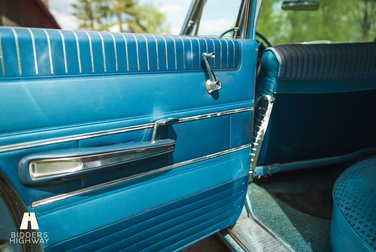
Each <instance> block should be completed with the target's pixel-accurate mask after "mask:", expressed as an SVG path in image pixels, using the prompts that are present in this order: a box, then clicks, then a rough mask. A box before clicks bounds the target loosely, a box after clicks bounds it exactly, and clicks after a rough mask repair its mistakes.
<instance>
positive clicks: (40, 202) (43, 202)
mask: <svg viewBox="0 0 376 252" xmlns="http://www.w3.org/2000/svg"><path fill="white" fill-rule="evenodd" d="M250 147H251V144H245V145H242V146H239V147H235V148H232V149H228V150H225V151H220V152H217V153H214V154H210V155H206V156H203V157H199V158H195V159H191V160H187V161H184V162H180V163H177V164H172V165H168V166H165V167H162V168H159V169H155V170H151V171H147V172H142V173H139V174H135V175H132V176H129V177H125V178H121V179H117V180H113V181H110V182H106V183H103V184H99V185H95V186H91V187H87V188H84V189H80V190H77V191H73V192H69V193H63V194H60V195H56V196H52V197H49V198H46V199H42V200H37V201H34V202H32V203H31V207H32V208H36V207H40V206H44V205H47V204H51V203H54V202H57V201H60V200H64V199H68V198H71V197H74V196H78V195H82V194H85V193H89V192H93V191H96V190H100V189H104V188H107V187H110V186H114V185H117V184H120V183H124V182H126V181H130V180H133V179H137V178H141V177H145V176H149V175H152V174H156V173H160V172H165V171H169V170H173V169H176V168H179V167H182V166H186V165H190V164H194V163H198V162H202V161H205V160H209V159H212V158H216V157H220V156H223V155H226V154H230V153H234V152H237V151H241V150H244V149H247V148H250Z"/></svg>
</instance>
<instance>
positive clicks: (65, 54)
mask: <svg viewBox="0 0 376 252" xmlns="http://www.w3.org/2000/svg"><path fill="white" fill-rule="evenodd" d="M57 31H58V32H59V33H60V37H61V44H62V46H63V54H64V66H65V73H68V64H67V52H66V50H65V40H64V35H63V33H62V32H61V31H60V30H57Z"/></svg>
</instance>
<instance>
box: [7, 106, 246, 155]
mask: <svg viewBox="0 0 376 252" xmlns="http://www.w3.org/2000/svg"><path fill="white" fill-rule="evenodd" d="M247 111H253V107H246V108H240V109H232V110H226V111H220V112H214V113H208V114H201V115H196V116H189V117H183V118H179V122H178V123H184V122H189V121H196V120H202V119H207V118H213V117H218V116H225V115H231V114H236V113H242V112H247ZM153 127H154V123H145V124H140V125H134V126H129V127H123V128H117V129H110V130H102V131H96V132H91V133H85V134H77V135H72V136H64V137H56V138H49V139H43V140H37V141H29V142H23V143H17V144H8V145H4V146H0V153H2V152H8V151H14V150H22V149H27V148H33V147H39V146H44V145H49V144H56V143H64V142H69V141H77V140H82V139H88V138H93V137H99V136H108V135H114V134H119V133H125V132H130V131H135V130H143V129H150V128H153Z"/></svg>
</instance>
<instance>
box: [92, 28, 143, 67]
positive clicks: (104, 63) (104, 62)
mask: <svg viewBox="0 0 376 252" xmlns="http://www.w3.org/2000/svg"><path fill="white" fill-rule="evenodd" d="M97 33H98V35H99V37H100V38H101V43H102V54H103V70H104V71H105V72H107V69H106V52H105V50H104V42H103V37H102V35H101V34H100V33H99V32H97ZM136 45H137V44H136ZM137 55H138V54H137Z"/></svg>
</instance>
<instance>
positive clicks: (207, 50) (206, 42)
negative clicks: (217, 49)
mask: <svg viewBox="0 0 376 252" xmlns="http://www.w3.org/2000/svg"><path fill="white" fill-rule="evenodd" d="M202 39H203V40H204V41H205V45H206V53H208V52H209V49H208V41H206V38H202Z"/></svg>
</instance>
